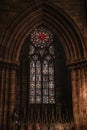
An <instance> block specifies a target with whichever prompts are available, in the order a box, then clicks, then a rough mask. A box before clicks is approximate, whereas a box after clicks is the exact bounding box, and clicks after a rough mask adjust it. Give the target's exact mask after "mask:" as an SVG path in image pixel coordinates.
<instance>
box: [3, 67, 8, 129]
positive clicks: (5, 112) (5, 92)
mask: <svg viewBox="0 0 87 130" xmlns="http://www.w3.org/2000/svg"><path fill="white" fill-rule="evenodd" d="M5 72H6V77H5V79H4V82H5V90H4V114H3V116H4V119H3V130H5V129H6V128H7V122H8V117H9V113H8V106H9V87H10V76H9V65H5Z"/></svg>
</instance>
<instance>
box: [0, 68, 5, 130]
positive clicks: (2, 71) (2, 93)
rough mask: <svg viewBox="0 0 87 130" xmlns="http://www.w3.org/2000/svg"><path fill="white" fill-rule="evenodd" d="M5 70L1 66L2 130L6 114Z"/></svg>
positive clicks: (0, 118)
mask: <svg viewBox="0 0 87 130" xmlns="http://www.w3.org/2000/svg"><path fill="white" fill-rule="evenodd" d="M4 79H5V69H4V67H2V65H1V86H0V87H1V92H0V129H1V130H2V129H3V113H4V102H3V101H4V89H5V82H4Z"/></svg>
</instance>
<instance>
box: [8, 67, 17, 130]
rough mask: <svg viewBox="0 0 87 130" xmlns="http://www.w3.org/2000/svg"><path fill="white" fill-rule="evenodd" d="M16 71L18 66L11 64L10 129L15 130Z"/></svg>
mask: <svg viewBox="0 0 87 130" xmlns="http://www.w3.org/2000/svg"><path fill="white" fill-rule="evenodd" d="M16 71H17V67H16V66H11V74H10V76H11V77H10V80H11V82H10V108H9V113H10V117H11V118H10V120H9V130H15V121H14V116H15V102H16V101H15V100H16V90H15V89H16V85H17V83H16Z"/></svg>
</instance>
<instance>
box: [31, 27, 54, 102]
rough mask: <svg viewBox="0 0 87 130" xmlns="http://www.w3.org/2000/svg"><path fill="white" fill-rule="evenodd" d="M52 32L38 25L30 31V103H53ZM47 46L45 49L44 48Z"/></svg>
mask: <svg viewBox="0 0 87 130" xmlns="http://www.w3.org/2000/svg"><path fill="white" fill-rule="evenodd" d="M52 42H53V34H52V32H51V31H50V30H49V29H47V28H46V27H43V26H40V27H38V28H37V29H35V30H34V31H32V33H31V45H30V46H29V55H30V56H29V57H30V58H31V59H32V60H30V71H29V73H30V79H29V82H30V86H29V87H30V91H29V92H30V94H29V95H30V97H29V99H30V103H36V104H39V103H44V104H48V103H51V104H53V103H55V99H54V96H55V91H54V88H55V87H54V64H53V56H54V47H53V46H52ZM46 47H47V49H46Z"/></svg>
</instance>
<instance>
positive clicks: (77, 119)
mask: <svg viewBox="0 0 87 130" xmlns="http://www.w3.org/2000/svg"><path fill="white" fill-rule="evenodd" d="M71 82H72V102H73V115H74V123H75V128H76V130H86V129H87V66H86V64H85V63H79V64H76V65H74V66H73V67H72V68H71Z"/></svg>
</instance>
